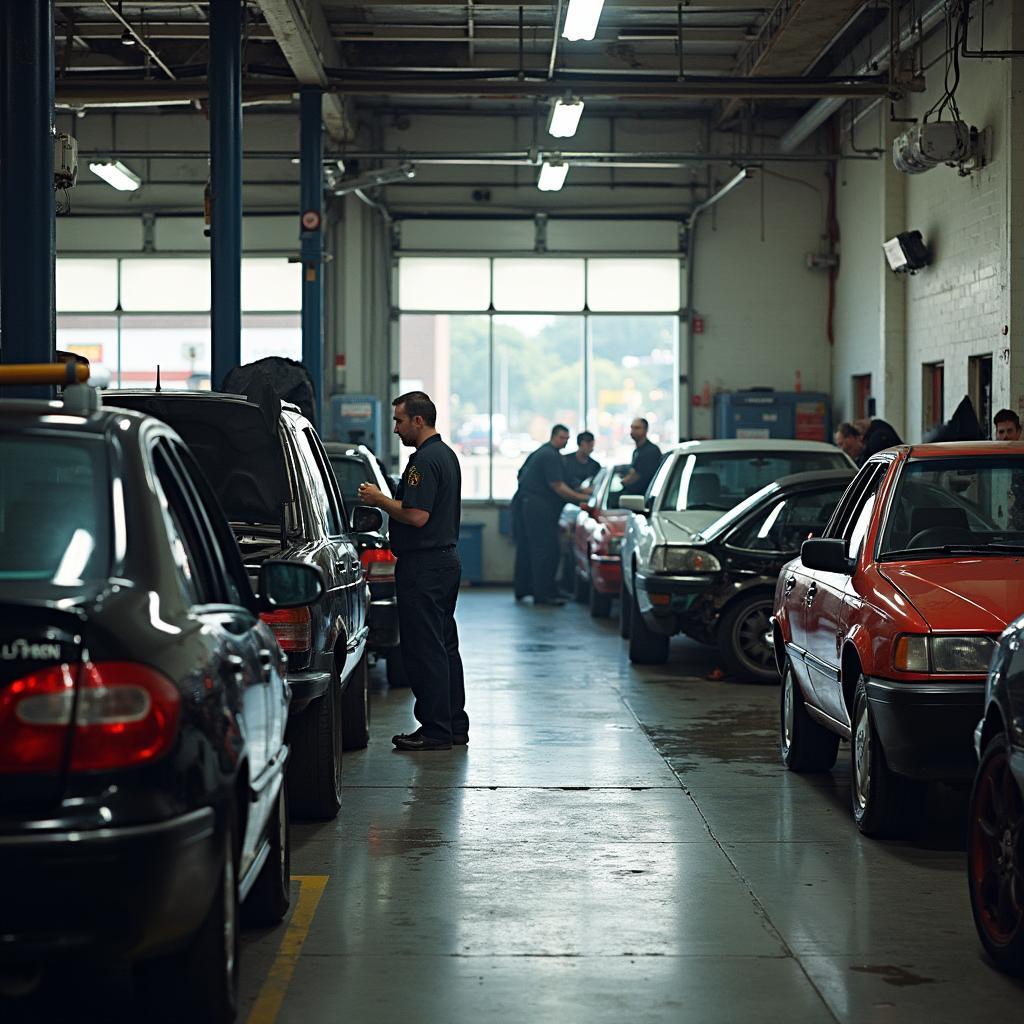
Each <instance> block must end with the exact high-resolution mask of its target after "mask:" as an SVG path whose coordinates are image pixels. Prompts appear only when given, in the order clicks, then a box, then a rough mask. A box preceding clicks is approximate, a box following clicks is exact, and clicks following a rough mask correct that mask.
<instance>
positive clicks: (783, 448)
mask: <svg viewBox="0 0 1024 1024" xmlns="http://www.w3.org/2000/svg"><path fill="white" fill-rule="evenodd" d="M664 451H666V452H687V453H693V454H697V453H698V452H751V451H753V452H793V451H796V452H838V451H840V449H839V448H837V447H836V446H835V445H834V444H829V443H827V442H826V441H791V440H788V439H786V438H772V437H737V438H726V439H721V440H715V441H683V442H682V443H681V444H673V445H667V446H666V447H665V448H664Z"/></svg>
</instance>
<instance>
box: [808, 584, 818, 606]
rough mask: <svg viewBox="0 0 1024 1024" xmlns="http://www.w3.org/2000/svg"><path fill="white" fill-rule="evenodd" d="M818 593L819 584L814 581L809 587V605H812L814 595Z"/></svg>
mask: <svg viewBox="0 0 1024 1024" xmlns="http://www.w3.org/2000/svg"><path fill="white" fill-rule="evenodd" d="M817 593H818V584H817V583H812V584H811V585H810V586H809V587H808V588H807V605H808V607H810V604H811V602H812V601H813V600H814V595H815V594H817Z"/></svg>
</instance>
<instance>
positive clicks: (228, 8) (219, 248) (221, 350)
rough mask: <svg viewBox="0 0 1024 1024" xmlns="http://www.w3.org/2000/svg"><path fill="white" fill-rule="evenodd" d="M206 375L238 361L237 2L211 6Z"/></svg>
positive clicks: (216, 380) (218, 378) (220, 379)
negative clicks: (209, 342) (208, 355)
mask: <svg viewBox="0 0 1024 1024" xmlns="http://www.w3.org/2000/svg"><path fill="white" fill-rule="evenodd" d="M208 78H209V82H210V191H211V194H212V195H211V198H212V203H213V206H212V210H211V212H210V291H211V300H212V317H211V327H212V342H213V344H212V351H211V358H210V363H211V366H210V373H211V377H212V379H213V388H214V390H215V391H216V390H220V387H221V385H222V384H223V383H224V377H225V375H226V374H227V372H228V371H229V370H230V369H231V368H232V367H234V366H237V365H238V364H239V363H240V362H241V361H242V0H212V2H211V4H210V63H209V70H208Z"/></svg>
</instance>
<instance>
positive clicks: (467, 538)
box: [458, 523, 484, 583]
mask: <svg viewBox="0 0 1024 1024" xmlns="http://www.w3.org/2000/svg"><path fill="white" fill-rule="evenodd" d="M458 548H459V559H460V560H461V562H462V582H463V583H483V581H484V524H483V523H462V524H461V525H460V526H459V544H458Z"/></svg>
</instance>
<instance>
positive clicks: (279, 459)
mask: <svg viewBox="0 0 1024 1024" xmlns="http://www.w3.org/2000/svg"><path fill="white" fill-rule="evenodd" d="M275 401H276V415H273V412H274V410H273V409H268V408H265V407H261V406H260V405H257V404H255V403H254V402H247V401H245V400H243V399H240V398H235V397H224V398H218V397H216V396H209V395H197V394H193V393H189V392H177V393H174V392H166V391H163V392H160V393H156V392H123V393H122V392H116V391H115V392H110V393H109V394H107V395H104V404H106V405H114V406H120V407H122V408H125V409H133V410H135V411H136V412H141V413H145V414H146V415H147V416H153V417H155V418H156V419H158V420H163V422H164V423H166V424H167V425H168V426H169V427H171V428H172V429H173V430H175V431H177V433H178V434H179V435H180V436H181V439H182V440H183V441H184V442H185V444H187V445H188V447H189V449H190V450H191V452H192V454H193V455H194V456H195V458H196V461H197V462H198V463H199V465H200V466H201V467H202V470H203V472H204V473H205V474H206V478H207V480H209V482H210V486H211V487H213V490H214V493H215V494H216V495H217V499H218V500H219V501H220V503H221V506H222V507H223V509H224V512H225V513H226V515H227V517H228V519H229V520H230V521H231V522H233V523H260V524H264V525H267V526H271V525H273V526H279V525H280V524H281V520H282V515H283V506H284V503H285V502H286V501H287V500H288V477H287V472H286V469H285V464H284V452H283V451H282V448H281V440H280V438H279V436H278V426H277V425H278V421H279V419H280V415H281V406H280V400H275Z"/></svg>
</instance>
